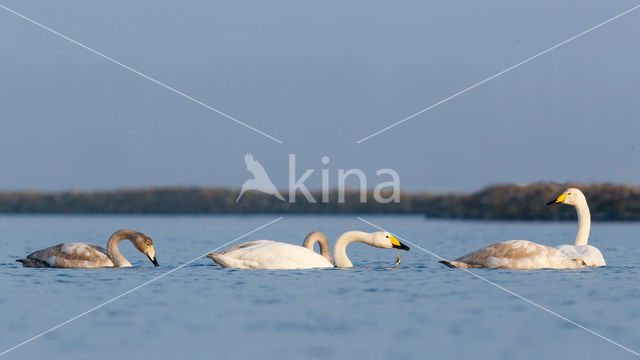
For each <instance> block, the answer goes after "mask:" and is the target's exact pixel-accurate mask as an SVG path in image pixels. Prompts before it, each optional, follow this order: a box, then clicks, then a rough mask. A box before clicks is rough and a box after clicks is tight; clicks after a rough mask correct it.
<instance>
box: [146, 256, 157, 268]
mask: <svg viewBox="0 0 640 360" xmlns="http://www.w3.org/2000/svg"><path fill="white" fill-rule="evenodd" d="M147 257H148V258H149V260H151V262H152V263H153V265H155V266H156V267H158V266H160V265H158V260H156V257H155V256H154V257H153V259H152V258H151V256H149V255H147Z"/></svg>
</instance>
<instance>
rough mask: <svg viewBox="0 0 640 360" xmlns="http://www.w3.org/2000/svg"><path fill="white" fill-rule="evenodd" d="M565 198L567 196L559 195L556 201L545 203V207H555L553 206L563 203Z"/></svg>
mask: <svg viewBox="0 0 640 360" xmlns="http://www.w3.org/2000/svg"><path fill="white" fill-rule="evenodd" d="M566 198H567V194H566V193H564V194H560V196H558V198H557V199H555V200H551V201H549V202H548V203H547V205H555V204H562V203H563V202H564V199H566Z"/></svg>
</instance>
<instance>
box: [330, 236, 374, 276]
mask: <svg viewBox="0 0 640 360" xmlns="http://www.w3.org/2000/svg"><path fill="white" fill-rule="evenodd" d="M370 236H371V235H370V234H369V233H366V232H362V231H348V232H346V233H344V234H342V235H341V236H340V237H339V238H338V240H337V241H336V244H335V245H334V247H333V256H334V257H335V259H336V266H337V267H344V268H347V267H353V264H352V263H351V260H349V257H348V256H347V245H349V244H350V243H352V242H354V241H359V242H364V243H368V241H367V240H368V239H369V237H370Z"/></svg>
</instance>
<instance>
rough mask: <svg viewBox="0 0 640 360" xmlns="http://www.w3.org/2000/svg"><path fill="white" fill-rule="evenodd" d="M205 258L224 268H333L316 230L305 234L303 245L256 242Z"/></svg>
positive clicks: (323, 236) (324, 242)
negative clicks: (316, 245)
mask: <svg viewBox="0 0 640 360" xmlns="http://www.w3.org/2000/svg"><path fill="white" fill-rule="evenodd" d="M316 242H317V243H319V244H320V251H321V254H318V253H316V252H315V251H313V246H314V245H315V243H316ZM207 256H208V257H210V258H211V259H212V260H213V261H214V262H215V263H216V264H218V265H220V266H222V267H225V268H240V269H271V270H285V269H311V268H328V267H333V258H332V257H331V250H330V248H329V242H328V241H327V237H326V236H325V235H324V234H323V233H321V232H319V231H314V232H312V233H310V234H309V235H307V237H306V238H305V239H304V242H303V246H298V245H292V244H289V243H283V242H279V241H272V240H257V241H250V242H246V243H242V244H239V245H236V246H233V247H231V248H229V249H227V250H224V251H222V252H220V253H218V254H208V255H207Z"/></svg>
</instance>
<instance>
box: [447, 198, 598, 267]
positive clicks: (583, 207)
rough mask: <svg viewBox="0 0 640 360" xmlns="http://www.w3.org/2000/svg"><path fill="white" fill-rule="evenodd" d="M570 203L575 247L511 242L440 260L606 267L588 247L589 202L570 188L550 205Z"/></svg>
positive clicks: (479, 264)
mask: <svg viewBox="0 0 640 360" xmlns="http://www.w3.org/2000/svg"><path fill="white" fill-rule="evenodd" d="M555 204H567V205H572V206H574V207H575V208H576V212H577V214H578V232H577V233H576V237H575V241H574V244H573V245H560V246H558V247H557V248H553V247H550V246H546V245H541V244H536V243H534V242H531V241H526V240H510V241H504V242H499V243H496V244H493V245H489V246H487V247H484V248H482V249H479V250H476V251H474V252H472V253H470V254H467V255H465V256H463V257H460V258H458V259H456V260H454V261H440V262H441V263H443V264H445V265H447V266H448V267H457V268H481V267H487V268H509V269H542V268H550V269H571V268H583V267H586V266H605V265H606V263H605V261H604V257H603V256H602V253H601V252H600V250H598V249H597V248H595V247H594V246H591V245H588V244H587V242H588V240H589V232H590V229H591V214H590V213H589V206H588V205H587V199H586V197H585V196H584V194H583V193H582V191H580V190H578V189H576V188H568V189H566V190H565V191H564V192H563V193H562V194H560V196H558V198H556V199H555V200H552V201H550V202H549V203H547V205H555Z"/></svg>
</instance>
